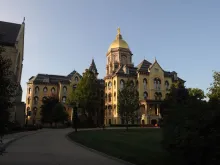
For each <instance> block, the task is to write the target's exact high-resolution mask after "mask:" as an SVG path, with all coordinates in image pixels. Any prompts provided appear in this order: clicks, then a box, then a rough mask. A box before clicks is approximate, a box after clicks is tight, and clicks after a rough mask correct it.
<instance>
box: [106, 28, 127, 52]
mask: <svg viewBox="0 0 220 165" xmlns="http://www.w3.org/2000/svg"><path fill="white" fill-rule="evenodd" d="M117 31H118V34H117V36H116V39H115V40H114V41H113V42H112V44H111V45H110V46H109V48H108V52H109V51H110V50H111V49H113V48H126V49H129V46H128V44H127V42H126V41H125V40H123V39H122V35H121V33H120V28H118V30H117Z"/></svg>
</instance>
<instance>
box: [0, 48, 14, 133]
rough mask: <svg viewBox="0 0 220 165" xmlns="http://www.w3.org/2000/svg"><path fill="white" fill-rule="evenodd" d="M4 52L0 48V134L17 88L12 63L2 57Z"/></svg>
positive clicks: (7, 117)
mask: <svg viewBox="0 0 220 165" xmlns="http://www.w3.org/2000/svg"><path fill="white" fill-rule="evenodd" d="M4 51H5V49H4V48H3V47H1V46H0V133H2V132H3V131H4V126H5V124H6V123H7V122H8V120H9V115H10V113H9V111H8V108H10V107H12V105H13V102H14V97H15V94H16V92H15V91H16V88H17V84H16V83H15V81H13V72H12V71H11V65H12V62H11V60H10V59H7V58H5V57H4V56H3V55H2V53H3V52H4Z"/></svg>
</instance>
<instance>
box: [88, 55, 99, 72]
mask: <svg viewBox="0 0 220 165" xmlns="http://www.w3.org/2000/svg"><path fill="white" fill-rule="evenodd" d="M89 70H90V71H92V72H94V73H95V74H98V71H97V68H96V65H95V61H94V58H92V63H91V65H90V67H89Z"/></svg>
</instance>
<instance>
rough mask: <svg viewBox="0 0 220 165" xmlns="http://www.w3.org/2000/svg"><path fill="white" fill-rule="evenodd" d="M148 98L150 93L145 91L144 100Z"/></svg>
mask: <svg viewBox="0 0 220 165" xmlns="http://www.w3.org/2000/svg"><path fill="white" fill-rule="evenodd" d="M147 97H148V93H147V92H146V91H145V92H144V99H147Z"/></svg>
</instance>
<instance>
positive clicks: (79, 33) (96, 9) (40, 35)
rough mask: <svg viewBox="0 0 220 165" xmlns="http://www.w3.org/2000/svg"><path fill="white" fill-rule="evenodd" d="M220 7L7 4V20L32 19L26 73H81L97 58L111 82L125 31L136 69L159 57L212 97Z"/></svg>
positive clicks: (84, 1)
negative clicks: (117, 43) (110, 64)
mask: <svg viewBox="0 0 220 165" xmlns="http://www.w3.org/2000/svg"><path fill="white" fill-rule="evenodd" d="M219 8H220V1H218V0H216V1H214V0H209V1H207V0H193V1H192V0H111V1H109V0H62V1H61V0H35V1H34V0H1V2H0V20H1V21H7V22H15V23H22V20H23V17H24V16H25V17H26V31H25V52H24V53H25V54H24V67H23V74H22V87H23V100H24V101H25V97H26V88H27V87H26V82H27V81H28V79H29V78H30V77H31V76H33V75H36V74H37V73H48V74H60V75H67V74H68V73H70V72H71V71H72V70H74V69H75V70H77V71H78V72H79V73H82V72H83V71H84V70H85V68H87V67H89V65H90V63H91V60H92V58H93V57H94V59H95V62H96V65H97V68H98V71H99V73H100V75H99V77H100V78H103V77H104V75H105V65H106V52H107V50H108V47H109V45H110V44H111V42H112V41H113V40H114V38H115V36H116V30H117V27H120V28H121V33H122V35H123V38H124V39H125V40H126V41H127V42H128V44H129V47H130V49H131V51H132V52H133V54H134V55H133V61H134V63H135V65H137V64H139V63H140V62H141V61H142V60H143V59H144V57H145V59H147V60H148V61H151V62H152V61H153V60H154V58H155V57H156V58H157V60H158V62H159V64H160V65H161V67H162V68H163V69H165V70H170V71H173V70H175V71H176V72H177V73H178V76H179V77H181V78H182V79H184V80H186V81H187V82H186V86H187V87H198V88H201V89H203V90H205V91H206V89H207V87H209V86H210V83H211V82H212V70H217V71H219V70H220V65H219V64H220V32H219V29H220V10H219Z"/></svg>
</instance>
